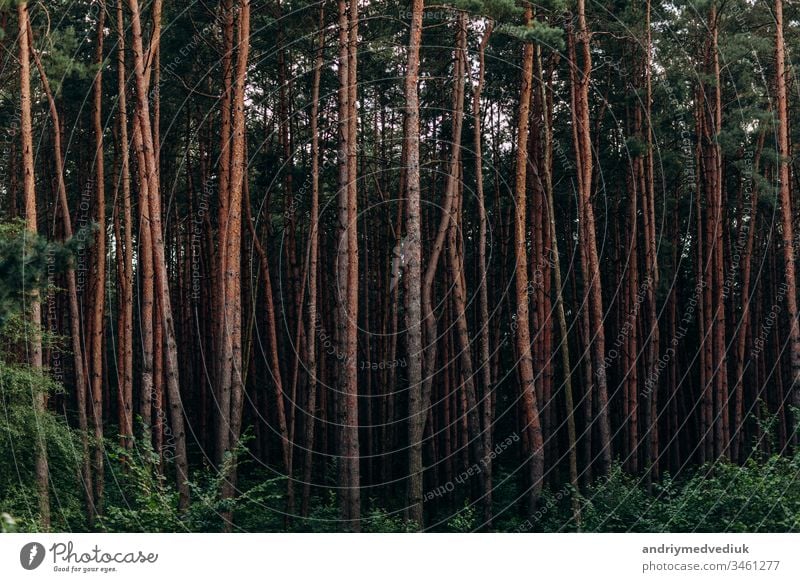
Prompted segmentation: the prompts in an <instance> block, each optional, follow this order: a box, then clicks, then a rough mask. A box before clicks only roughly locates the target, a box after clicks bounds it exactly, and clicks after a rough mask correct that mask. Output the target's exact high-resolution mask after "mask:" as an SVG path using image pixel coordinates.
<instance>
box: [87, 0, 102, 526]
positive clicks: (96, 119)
mask: <svg viewBox="0 0 800 582" xmlns="http://www.w3.org/2000/svg"><path fill="white" fill-rule="evenodd" d="M105 14H106V12H105V1H104V0H100V7H99V10H98V20H97V45H96V48H95V65H96V66H97V67H98V70H97V73H96V74H95V78H94V86H93V99H94V101H93V103H94V105H93V111H92V123H93V125H94V139H95V151H94V164H95V165H94V178H93V181H94V187H95V209H96V213H97V214H96V217H95V220H96V221H97V225H98V231H97V241H96V243H95V244H96V248H95V256H96V257H97V259H96V262H95V268H96V269H97V271H96V273H95V281H94V284H95V285H96V289H97V291H96V293H95V294H94V305H93V306H92V324H91V330H92V334H91V344H90V345H91V347H90V349H89V353H90V354H91V368H90V369H91V386H92V420H93V421H94V438H95V441H96V442H95V450H94V471H95V480H94V484H95V502H96V506H97V510H98V511H99V512H101V513H102V511H103V497H104V473H105V470H104V467H103V461H104V459H103V457H104V455H105V453H104V447H103V380H104V378H103V361H104V354H103V336H104V333H105V330H104V327H103V315H104V312H105V298H106V297H105V296H106V195H105V163H104V155H105V152H104V151H103V35H104V33H105V22H106V18H105Z"/></svg>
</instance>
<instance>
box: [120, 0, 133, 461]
mask: <svg viewBox="0 0 800 582" xmlns="http://www.w3.org/2000/svg"><path fill="white" fill-rule="evenodd" d="M125 77H126V75H125V20H124V16H123V11H122V0H117V92H118V104H117V108H118V115H119V154H120V158H121V159H120V172H121V181H122V205H123V238H122V240H119V239H118V240H117V249H118V250H117V253H119V252H120V251H119V249H120V248H121V249H122V268H121V274H122V278H121V281H120V283H121V284H120V291H121V298H120V307H119V309H120V326H119V337H120V339H119V342H120V374H119V411H120V413H119V424H120V436H121V439H122V445H123V447H124V448H131V445H132V444H133V441H132V438H133V217H132V208H131V180H130V150H129V145H128V105H127V103H128V101H127V94H126V81H125Z"/></svg>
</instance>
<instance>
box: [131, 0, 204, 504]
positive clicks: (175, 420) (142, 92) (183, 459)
mask: <svg viewBox="0 0 800 582" xmlns="http://www.w3.org/2000/svg"><path fill="white" fill-rule="evenodd" d="M128 2H129V6H130V10H131V31H132V35H133V46H132V48H133V57H134V59H133V60H134V72H135V81H136V82H135V86H136V105H137V107H136V116H137V123H138V126H139V131H140V132H141V139H142V143H143V148H142V149H143V150H144V154H145V155H144V156H143V157H144V162H145V164H146V166H145V172H146V178H147V194H148V196H147V200H146V201H143V202H142V203H143V204H144V203H146V204H148V206H149V211H150V234H151V237H152V241H151V242H152V245H153V259H154V260H153V263H154V271H155V282H156V293H157V295H158V301H159V306H160V311H161V315H162V324H163V326H164V332H165V339H166V364H167V365H166V374H167V390H168V395H169V405H170V420H171V421H172V427H171V428H172V434H173V437H174V439H175V469H176V475H175V479H176V482H177V487H178V494H179V501H178V503H179V507H180V508H181V509H182V510H185V509H186V508H188V506H189V483H188V479H189V471H188V469H189V467H188V459H187V456H186V432H185V429H184V421H183V403H182V399H181V392H180V383H179V379H178V346H177V343H176V341H175V326H174V322H173V319H172V306H171V299H170V294H169V286H168V281H167V268H166V256H165V251H164V238H163V231H162V226H161V208H160V204H159V195H158V192H159V187H160V186H159V177H158V169H157V165H158V164H157V161H156V156H155V147H154V143H153V132H152V128H151V126H150V104H149V101H148V91H147V85H146V80H145V64H144V58H143V54H144V49H143V43H142V23H141V15H140V12H139V1H138V0H128Z"/></svg>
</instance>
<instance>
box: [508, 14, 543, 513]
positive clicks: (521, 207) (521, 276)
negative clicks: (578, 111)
mask: <svg viewBox="0 0 800 582" xmlns="http://www.w3.org/2000/svg"><path fill="white" fill-rule="evenodd" d="M532 21H533V12H532V10H531V8H530V7H528V8H526V9H525V24H526V26H528V27H530V26H531V25H532ZM533 52H534V51H533V44H531V43H529V42H526V43H525V45H524V50H523V56H522V82H521V86H520V98H519V119H518V121H517V153H516V170H515V185H514V198H515V207H514V257H515V276H514V283H515V294H516V308H517V310H516V313H515V316H516V320H515V324H516V326H517V329H516V337H515V340H516V359H517V370H518V372H519V378H520V382H521V392H522V406H523V419H524V422H525V432H526V433H527V446H528V450H526V451H525V454H526V456H527V457H528V458H527V459H526V462H527V463H529V471H530V483H529V484H528V491H527V495H526V497H527V500H528V508H527V509H528V511H529V512H530V513H531V515H533V512H535V511H536V503H537V501H538V499H539V495H540V494H541V490H542V484H543V483H542V480H543V478H544V442H543V439H542V427H541V422H540V420H539V406H538V403H537V400H536V389H535V386H534V370H533V357H532V355H531V333H530V318H529V315H528V312H529V306H528V299H529V297H528V291H529V283H528V250H527V237H526V228H525V224H526V216H527V211H526V208H527V165H528V124H529V120H530V103H531V91H532V80H533Z"/></svg>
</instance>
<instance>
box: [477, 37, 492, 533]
mask: <svg viewBox="0 0 800 582" xmlns="http://www.w3.org/2000/svg"><path fill="white" fill-rule="evenodd" d="M493 29H494V23H493V22H492V21H489V22H488V24H487V25H486V30H484V32H483V38H481V42H480V45H479V46H478V80H477V82H476V83H475V90H474V93H473V96H472V120H473V124H474V125H475V131H474V133H473V149H474V150H475V193H476V197H477V202H478V221H479V227H478V229H479V230H478V302H479V305H478V309H479V314H478V327H479V335H480V346H479V349H480V357H479V360H478V366H479V369H480V378H481V383H482V389H483V390H482V393H481V395H480V399H481V414H482V425H481V431H482V433H481V434H482V438H483V450H484V458H483V465H482V467H483V492H484V493H483V494H484V498H483V522H484V523H483V525H484V526H485V527H487V528H490V527H491V525H492V459H491V457H490V456H488V454H487V453H488V452H489V451H490V450H491V449H492V429H493V425H494V415H493V411H492V391H493V385H492V366H491V361H490V345H491V338H490V334H491V330H490V328H489V326H490V320H489V281H488V273H487V269H486V234H487V227H488V219H487V217H486V199H485V196H484V192H483V152H482V141H483V140H482V137H481V136H482V131H483V129H482V123H481V122H482V119H481V93H482V91H483V83H484V79H485V74H486V59H485V53H486V47H487V45H488V44H489V38H490V37H491V35H492V30H493Z"/></svg>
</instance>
